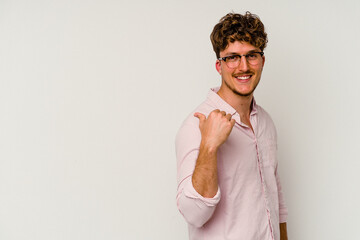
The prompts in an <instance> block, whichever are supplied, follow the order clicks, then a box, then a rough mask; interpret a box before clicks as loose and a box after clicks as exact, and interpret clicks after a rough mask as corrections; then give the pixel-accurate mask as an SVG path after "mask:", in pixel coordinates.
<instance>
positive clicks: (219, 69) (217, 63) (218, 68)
mask: <svg viewBox="0 0 360 240" xmlns="http://www.w3.org/2000/svg"><path fill="white" fill-rule="evenodd" d="M215 68H216V71H218V73H219V74H220V75H221V62H220V61H219V60H216V63H215Z"/></svg>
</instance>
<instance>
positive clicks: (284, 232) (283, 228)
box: [280, 222, 288, 240]
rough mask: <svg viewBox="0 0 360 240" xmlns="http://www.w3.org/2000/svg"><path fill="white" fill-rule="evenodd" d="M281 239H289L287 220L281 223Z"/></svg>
mask: <svg viewBox="0 0 360 240" xmlns="http://www.w3.org/2000/svg"><path fill="white" fill-rule="evenodd" d="M280 240H288V236H287V229H286V222H284V223H280Z"/></svg>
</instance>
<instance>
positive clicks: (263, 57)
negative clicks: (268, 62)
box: [262, 55, 265, 67]
mask: <svg viewBox="0 0 360 240" xmlns="http://www.w3.org/2000/svg"><path fill="white" fill-rule="evenodd" d="M262 59H263V62H262V66H263V67H264V64H265V55H263V56H262Z"/></svg>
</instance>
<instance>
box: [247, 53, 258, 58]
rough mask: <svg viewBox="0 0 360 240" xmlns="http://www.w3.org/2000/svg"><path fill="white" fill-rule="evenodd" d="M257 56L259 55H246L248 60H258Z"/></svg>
mask: <svg viewBox="0 0 360 240" xmlns="http://www.w3.org/2000/svg"><path fill="white" fill-rule="evenodd" d="M257 56H258V55H257V54H256V53H249V54H247V55H246V57H247V59H256V58H257Z"/></svg>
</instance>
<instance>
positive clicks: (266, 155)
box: [260, 139, 277, 170]
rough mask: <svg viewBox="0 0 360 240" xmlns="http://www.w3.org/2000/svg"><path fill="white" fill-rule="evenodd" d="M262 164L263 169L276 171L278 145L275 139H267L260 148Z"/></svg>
mask: <svg viewBox="0 0 360 240" xmlns="http://www.w3.org/2000/svg"><path fill="white" fill-rule="evenodd" d="M260 162H261V164H262V166H263V168H272V169H274V170H275V168H276V165H277V145H276V141H275V140H273V139H267V140H266V141H264V142H263V143H262V144H261V147H260Z"/></svg>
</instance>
